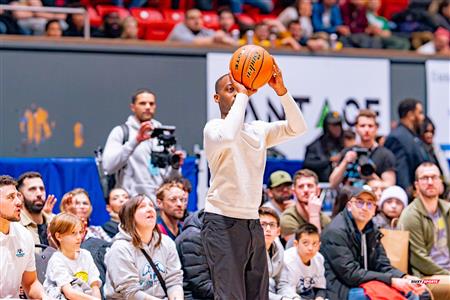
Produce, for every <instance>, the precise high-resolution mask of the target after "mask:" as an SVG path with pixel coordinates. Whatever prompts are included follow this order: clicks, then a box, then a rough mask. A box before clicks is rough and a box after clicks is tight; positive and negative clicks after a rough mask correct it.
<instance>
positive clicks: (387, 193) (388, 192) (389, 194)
mask: <svg viewBox="0 0 450 300" xmlns="http://www.w3.org/2000/svg"><path fill="white" fill-rule="evenodd" d="M391 198H395V199H398V200H400V201H402V203H403V207H407V206H408V195H406V192H405V190H404V189H402V188H401V187H399V186H398V185H394V186H390V187H388V188H387V189H385V190H384V191H383V193H382V194H381V198H380V202H379V203H378V204H379V207H382V206H383V203H384V201H386V200H388V199H391Z"/></svg>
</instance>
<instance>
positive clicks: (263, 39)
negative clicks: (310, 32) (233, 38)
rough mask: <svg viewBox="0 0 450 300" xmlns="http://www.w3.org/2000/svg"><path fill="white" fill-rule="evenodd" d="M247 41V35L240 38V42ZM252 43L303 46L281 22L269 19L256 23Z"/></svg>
mask: <svg viewBox="0 0 450 300" xmlns="http://www.w3.org/2000/svg"><path fill="white" fill-rule="evenodd" d="M247 43H248V41H247V36H246V37H244V38H243V39H241V40H240V44H247ZM252 44H254V45H259V46H262V47H266V48H269V47H281V46H287V47H290V48H292V49H294V50H300V48H301V47H300V44H299V43H298V42H297V41H296V40H295V39H294V38H293V37H292V36H291V35H290V34H289V32H288V31H287V30H286V28H285V27H284V26H283V24H281V22H279V21H277V20H269V19H267V20H264V21H262V22H259V23H257V24H256V25H255V31H254V36H253V42H252Z"/></svg>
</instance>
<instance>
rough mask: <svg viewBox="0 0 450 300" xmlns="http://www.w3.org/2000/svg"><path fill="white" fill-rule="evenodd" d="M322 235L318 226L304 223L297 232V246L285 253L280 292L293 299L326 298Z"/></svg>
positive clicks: (319, 299) (295, 244) (322, 299)
mask: <svg viewBox="0 0 450 300" xmlns="http://www.w3.org/2000/svg"><path fill="white" fill-rule="evenodd" d="M319 248H320V234H319V230H318V229H317V227H316V226H314V225H312V224H308V223H306V224H303V225H302V226H300V228H299V229H298V230H297V231H296V232H295V240H294V247H292V248H290V249H288V250H286V252H285V253H284V264H283V269H282V271H281V276H280V282H279V284H278V293H279V294H280V295H282V296H283V298H284V297H287V298H290V299H298V300H300V299H306V300H324V299H325V298H326V295H327V292H326V285H327V284H326V280H325V274H324V273H325V269H324V266H323V263H324V258H323V256H322V254H320V253H318V252H319Z"/></svg>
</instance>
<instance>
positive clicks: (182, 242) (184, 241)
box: [175, 209, 214, 299]
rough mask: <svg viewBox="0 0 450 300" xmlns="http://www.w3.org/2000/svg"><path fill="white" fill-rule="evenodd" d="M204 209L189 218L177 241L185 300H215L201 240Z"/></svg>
mask: <svg viewBox="0 0 450 300" xmlns="http://www.w3.org/2000/svg"><path fill="white" fill-rule="evenodd" d="M203 217H204V211H203V209H201V210H199V211H197V212H195V213H194V214H192V215H190V216H188V217H187V218H186V221H185V222H184V225H183V230H182V232H181V233H180V234H179V235H178V236H177V238H176V239H175V243H176V245H177V251H178V256H179V257H180V260H181V266H182V268H183V290H184V298H185V299H213V298H214V292H213V283H212V279H211V274H210V272H209V267H208V262H207V261H206V256H205V250H204V249H203V244H202V240H201V234H200V231H201V228H202V226H203Z"/></svg>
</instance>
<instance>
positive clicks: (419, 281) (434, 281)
mask: <svg viewBox="0 0 450 300" xmlns="http://www.w3.org/2000/svg"><path fill="white" fill-rule="evenodd" d="M439 281H440V279H412V280H411V283H414V284H439Z"/></svg>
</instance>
